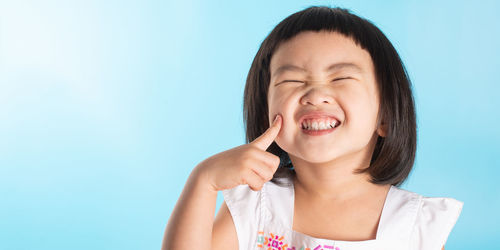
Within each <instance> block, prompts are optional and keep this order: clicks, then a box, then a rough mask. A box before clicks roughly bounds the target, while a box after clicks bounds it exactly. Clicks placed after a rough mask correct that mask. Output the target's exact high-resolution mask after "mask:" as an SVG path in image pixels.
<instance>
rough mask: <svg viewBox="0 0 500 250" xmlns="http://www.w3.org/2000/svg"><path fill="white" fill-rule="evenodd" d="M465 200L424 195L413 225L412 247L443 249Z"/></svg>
mask: <svg viewBox="0 0 500 250" xmlns="http://www.w3.org/2000/svg"><path fill="white" fill-rule="evenodd" d="M462 207H463V202H462V201H458V200H455V199H453V198H446V197H423V198H422V201H421V202H420V205H419V209H418V214H417V218H416V221H415V224H414V226H413V231H412V237H411V240H410V242H411V246H412V249H441V248H442V247H443V246H444V245H445V243H446V240H447V239H448V236H449V234H450V233H451V230H452V229H453V227H454V226H455V224H456V222H457V220H458V217H459V216H460V213H461V212H462Z"/></svg>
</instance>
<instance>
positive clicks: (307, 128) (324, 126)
mask: <svg viewBox="0 0 500 250" xmlns="http://www.w3.org/2000/svg"><path fill="white" fill-rule="evenodd" d="M338 126H340V122H339V121H336V120H334V121H329V122H320V123H317V122H313V123H308V122H303V123H302V124H301V130H302V132H303V133H304V134H306V135H312V136H319V135H325V134H329V133H332V132H334V131H335V130H336V129H337V127H338Z"/></svg>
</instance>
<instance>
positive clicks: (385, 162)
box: [243, 6, 417, 186]
mask: <svg viewBox="0 0 500 250" xmlns="http://www.w3.org/2000/svg"><path fill="white" fill-rule="evenodd" d="M303 31H317V32H319V31H331V32H338V33H340V34H342V35H344V36H346V37H349V38H351V39H352V40H353V41H354V42H355V43H356V44H357V45H358V46H360V47H361V48H363V49H364V50H366V51H368V52H369V53H370V56H371V59H372V61H373V64H374V67H375V79H376V82H377V87H378V90H379V93H380V107H379V116H378V117H379V118H378V124H380V122H381V121H382V120H383V121H384V122H385V123H386V126H387V127H386V128H387V131H386V136H385V137H381V136H379V137H378V138H377V141H376V145H375V148H374V151H373V154H372V158H371V160H370V166H369V167H367V168H364V169H356V170H355V171H354V173H358V174H359V173H365V172H368V173H369V175H370V176H371V179H370V181H371V182H372V183H374V184H392V185H395V186H400V185H401V184H402V183H403V182H404V181H405V180H406V179H407V178H408V175H409V174H410V172H411V169H412V167H413V164H414V161H415V152H416V144H417V131H416V130H417V125H416V114H415V108H414V106H415V105H414V100H413V95H412V90H411V82H410V79H409V77H408V74H407V72H406V69H405V67H404V65H403V62H402V61H401V58H400V57H399V55H398V53H397V51H396V49H395V48H394V47H393V46H392V44H391V42H390V41H389V39H387V37H386V36H385V35H384V34H383V33H382V31H380V30H379V29H378V28H377V27H376V26H375V25H374V24H372V23H371V22H370V21H368V20H366V19H364V18H361V17H359V16H357V15H355V14H352V13H351V12H350V10H348V9H343V8H339V7H336V8H331V7H327V6H311V7H309V8H307V9H304V10H302V11H299V12H297V13H294V14H292V15H290V16H288V17H287V18H285V19H284V20H283V21H281V22H280V23H279V24H278V25H277V26H276V27H275V28H274V29H273V30H272V31H271V32H270V34H269V35H268V36H267V37H266V39H265V40H264V41H263V42H262V44H261V46H260V48H259V50H258V52H257V54H256V56H255V58H254V60H253V62H252V66H251V68H250V71H249V73H248V76H247V80H246V85H245V90H244V101H243V116H244V117H243V119H244V122H245V129H246V141H247V143H249V142H251V141H253V140H254V139H256V138H257V137H259V136H260V135H261V134H262V133H264V131H266V129H267V128H269V120H268V115H269V113H268V112H269V109H268V103H267V94H268V90H269V82H270V75H271V74H270V62H271V57H272V55H273V53H274V52H275V51H276V49H277V48H278V47H279V46H280V44H282V43H284V42H286V41H288V40H290V39H291V38H293V37H294V36H296V35H297V34H298V33H300V32H303ZM267 152H270V153H273V154H274V155H276V156H279V157H280V165H279V167H278V170H277V171H276V173H275V174H274V176H273V179H272V180H271V181H272V182H274V183H277V184H282V182H281V181H280V180H279V178H282V177H286V178H289V177H291V176H293V175H294V174H295V171H294V169H293V166H292V163H291V161H290V158H289V157H288V153H287V152H285V151H284V150H283V149H281V148H280V147H279V146H278V145H277V144H276V142H273V143H272V144H271V145H270V146H269V148H268V149H267Z"/></svg>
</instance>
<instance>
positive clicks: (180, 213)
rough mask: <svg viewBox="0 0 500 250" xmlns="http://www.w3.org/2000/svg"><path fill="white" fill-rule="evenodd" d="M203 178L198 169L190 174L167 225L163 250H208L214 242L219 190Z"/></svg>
mask: <svg viewBox="0 0 500 250" xmlns="http://www.w3.org/2000/svg"><path fill="white" fill-rule="evenodd" d="M202 180H203V179H202V178H200V177H199V174H198V171H196V169H195V170H194V171H193V172H192V173H191V175H190V176H189V178H188V180H187V182H186V185H185V186H184V189H183V191H182V194H181V196H180V198H179V200H178V201H177V204H176V205H175V208H174V210H173V212H172V215H171V216H170V219H169V222H168V224H167V228H166V230H165V235H164V238H163V243H162V250H175V249H205V248H206V247H207V246H210V245H211V244H212V227H213V223H214V218H213V217H214V214H215V206H216V200H217V191H214V190H213V189H210V188H209V186H208V184H207V183H205V182H204V181H202Z"/></svg>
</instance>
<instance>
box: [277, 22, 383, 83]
mask: <svg viewBox="0 0 500 250" xmlns="http://www.w3.org/2000/svg"><path fill="white" fill-rule="evenodd" d="M372 69H373V63H372V60H371V57H370V54H369V53H368V51H366V50H364V49H363V48H361V47H360V46H358V45H357V44H356V43H355V42H354V40H352V39H351V38H349V37H346V36H344V35H342V34H340V33H337V32H329V31H321V32H314V31H305V32H301V33H299V34H298V35H297V36H295V37H293V38H292V39H290V40H288V41H286V42H284V43H282V44H281V45H280V46H279V47H278V49H277V50H276V51H275V52H274V54H273V55H272V58H271V64H270V71H271V76H272V77H273V78H274V77H277V76H279V74H283V73H286V72H299V73H309V74H316V73H317V74H321V73H322V72H327V73H329V72H332V71H336V70H350V71H355V72H357V73H369V72H372Z"/></svg>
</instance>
